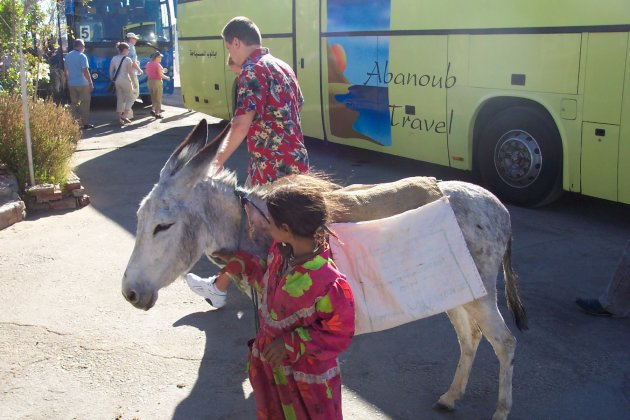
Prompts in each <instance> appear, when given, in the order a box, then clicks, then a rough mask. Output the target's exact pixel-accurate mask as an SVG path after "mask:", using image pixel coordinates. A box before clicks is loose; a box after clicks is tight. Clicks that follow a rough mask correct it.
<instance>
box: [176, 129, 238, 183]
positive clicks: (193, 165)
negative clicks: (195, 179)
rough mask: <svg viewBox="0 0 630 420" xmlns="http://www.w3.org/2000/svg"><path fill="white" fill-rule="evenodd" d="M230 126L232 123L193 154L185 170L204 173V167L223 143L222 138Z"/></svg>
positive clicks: (192, 172)
mask: <svg viewBox="0 0 630 420" xmlns="http://www.w3.org/2000/svg"><path fill="white" fill-rule="evenodd" d="M231 127H232V124H231V123H228V124H227V125H226V126H225V127H224V128H223V130H221V132H220V133H219V134H218V135H217V136H216V137H215V138H213V139H212V140H210V141H209V142H208V144H206V145H205V146H204V147H203V148H202V149H201V150H200V151H199V152H198V153H197V154H196V155H195V156H193V158H192V159H190V161H189V162H188V163H187V164H186V171H187V172H188V171H189V172H190V173H191V174H200V173H201V172H204V173H205V170H206V168H207V167H208V166H209V165H210V163H211V162H212V161H213V160H214V157H215V156H216V155H217V151H218V150H219V147H221V144H222V143H223V139H224V138H225V136H226V135H227V133H228V132H229V131H230V128H231ZM193 176H194V175H193Z"/></svg>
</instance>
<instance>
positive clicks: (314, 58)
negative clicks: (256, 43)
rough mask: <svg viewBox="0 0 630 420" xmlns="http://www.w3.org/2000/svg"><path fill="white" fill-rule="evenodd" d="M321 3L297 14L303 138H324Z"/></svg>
mask: <svg viewBox="0 0 630 420" xmlns="http://www.w3.org/2000/svg"><path fill="white" fill-rule="evenodd" d="M320 3H321V2H319V1H305V2H301V3H300V4H299V7H298V8H297V10H296V11H295V14H296V16H295V26H296V27H295V50H296V63H295V73H296V75H297V78H298V80H299V83H300V88H301V89H302V94H303V95H304V105H303V107H302V112H301V113H300V116H301V119H302V131H303V132H304V135H306V136H310V137H315V138H318V139H323V138H324V130H323V127H322V107H321V103H322V102H321V101H322V99H321V85H320V78H321V69H320V53H319V52H320V46H319V42H320V37H319V27H320V26H319V25H320V19H319V11H320Z"/></svg>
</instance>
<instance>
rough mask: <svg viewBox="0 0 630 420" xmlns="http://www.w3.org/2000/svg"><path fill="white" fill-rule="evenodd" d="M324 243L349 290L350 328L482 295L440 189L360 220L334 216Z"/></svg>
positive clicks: (401, 319) (372, 327)
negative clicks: (418, 203)
mask: <svg viewBox="0 0 630 420" xmlns="http://www.w3.org/2000/svg"><path fill="white" fill-rule="evenodd" d="M330 227H331V230H332V231H333V232H335V234H336V235H337V236H338V238H335V237H333V236H332V235H331V237H330V246H331V249H332V253H333V259H334V260H335V263H336V264H337V266H338V268H339V270H340V271H341V272H342V273H344V274H345V275H346V276H347V280H348V283H349V284H350V286H351V288H352V291H353V293H354V299H355V307H356V332H355V334H365V333H369V332H375V331H382V330H385V329H388V328H393V327H396V326H399V325H402V324H405V323H407V322H411V321H415V320H418V319H421V318H425V317H428V316H431V315H434V314H437V313H440V312H444V311H446V310H449V309H452V308H454V307H456V306H459V305H462V304H464V303H467V302H471V301H473V300H474V299H478V298H480V297H482V296H485V295H486V289H485V287H484V286H483V283H482V281H481V277H480V276H479V271H478V270H477V267H476V266H475V263H474V261H473V259H472V257H471V255H470V252H469V251H468V247H467V246H466V242H465V240H464V236H463V234H462V231H461V229H460V227H459V225H458V223H457V219H456V218H455V214H454V213H453V209H452V208H451V205H450V203H449V201H448V198H447V197H443V198H441V199H439V200H437V201H434V202H432V203H429V204H426V205H424V206H422V207H419V208H417V209H413V210H409V211H406V212H404V213H401V214H398V215H395V216H392V217H388V218H385V219H379V220H372V221H367V222H359V223H335V224H332V225H331V226H330Z"/></svg>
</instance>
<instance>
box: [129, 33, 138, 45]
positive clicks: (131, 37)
mask: <svg viewBox="0 0 630 420" xmlns="http://www.w3.org/2000/svg"><path fill="white" fill-rule="evenodd" d="M136 42H138V35H136V34H134V33H133V32H127V43H128V44H131V45H136Z"/></svg>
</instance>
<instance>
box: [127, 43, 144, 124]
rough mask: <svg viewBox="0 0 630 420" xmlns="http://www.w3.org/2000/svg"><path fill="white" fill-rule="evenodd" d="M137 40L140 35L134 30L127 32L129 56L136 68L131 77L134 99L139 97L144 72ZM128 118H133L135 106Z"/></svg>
mask: <svg viewBox="0 0 630 420" xmlns="http://www.w3.org/2000/svg"><path fill="white" fill-rule="evenodd" d="M136 42H138V35H136V34H134V33H133V32H127V44H129V55H128V56H127V57H129V58H131V62H132V67H133V69H134V72H133V73H132V74H133V77H132V78H131V88H132V93H133V95H134V99H137V98H138V96H139V95H140V85H139V83H138V76H139V75H141V74H142V69H141V68H140V61H139V60H138V53H137V52H136ZM127 118H129V119H132V118H133V108H132V109H131V113H130V114H129V115H128V116H127Z"/></svg>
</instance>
